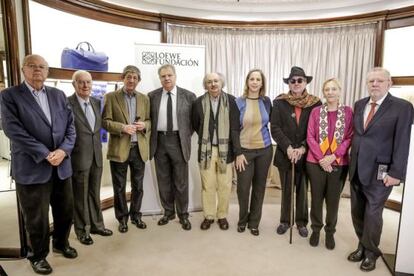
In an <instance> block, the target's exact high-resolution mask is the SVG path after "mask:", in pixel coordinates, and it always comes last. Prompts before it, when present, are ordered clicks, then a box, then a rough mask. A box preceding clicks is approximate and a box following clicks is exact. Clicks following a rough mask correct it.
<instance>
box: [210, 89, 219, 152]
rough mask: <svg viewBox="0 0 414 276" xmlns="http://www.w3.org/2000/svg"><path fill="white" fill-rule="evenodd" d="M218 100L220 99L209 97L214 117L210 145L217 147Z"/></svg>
mask: <svg viewBox="0 0 414 276" xmlns="http://www.w3.org/2000/svg"><path fill="white" fill-rule="evenodd" d="M219 99H220V97H219V96H218V97H216V98H214V97H211V96H210V103H211V110H212V111H213V115H214V116H213V117H214V131H213V139H212V141H211V144H213V145H218V141H217V109H218V105H219Z"/></svg>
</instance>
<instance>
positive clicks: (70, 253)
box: [53, 245, 78, 259]
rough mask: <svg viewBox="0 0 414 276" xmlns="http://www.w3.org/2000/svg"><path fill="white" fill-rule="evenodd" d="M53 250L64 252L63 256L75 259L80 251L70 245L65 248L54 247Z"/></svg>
mask: <svg viewBox="0 0 414 276" xmlns="http://www.w3.org/2000/svg"><path fill="white" fill-rule="evenodd" d="M53 252H55V253H59V254H62V255H63V257H65V258H68V259H75V258H76V257H77V256H78V252H76V249H75V248H73V247H70V246H69V245H68V246H65V247H63V248H56V247H53Z"/></svg>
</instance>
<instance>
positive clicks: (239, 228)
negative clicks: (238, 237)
mask: <svg viewBox="0 0 414 276" xmlns="http://www.w3.org/2000/svg"><path fill="white" fill-rule="evenodd" d="M245 230H246V225H239V226H237V232H239V233H243V232H244V231H245Z"/></svg>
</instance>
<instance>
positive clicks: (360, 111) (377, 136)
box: [349, 93, 413, 185]
mask: <svg viewBox="0 0 414 276" xmlns="http://www.w3.org/2000/svg"><path fill="white" fill-rule="evenodd" d="M368 101H369V97H367V98H364V99H362V100H359V101H357V102H356V103H355V107H354V137H353V140H352V147H351V164H350V168H349V178H350V179H351V180H352V179H353V177H354V176H355V174H356V171H357V170H358V176H359V180H360V181H361V183H362V184H363V185H369V184H370V183H375V182H377V181H378V180H376V179H377V169H378V165H379V164H385V165H388V174H389V175H390V176H392V177H394V178H398V179H400V180H402V181H403V180H404V179H405V173H406V169H407V159H408V151H409V143H410V133H411V125H412V123H413V106H412V104H411V103H410V102H408V101H405V100H403V99H400V98H396V97H394V96H392V95H391V94H390V93H388V95H387V96H386V98H385V99H384V101H383V102H382V104H381V105H380V107H379V108H378V110H377V112H376V113H375V115H374V117H373V118H372V120H371V122H370V123H369V124H368V126H367V128H366V130H364V109H365V106H366V105H367V103H368Z"/></svg>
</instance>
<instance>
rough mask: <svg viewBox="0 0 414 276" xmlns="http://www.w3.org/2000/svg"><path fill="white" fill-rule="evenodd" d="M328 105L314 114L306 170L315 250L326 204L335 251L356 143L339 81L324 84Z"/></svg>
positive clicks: (328, 233)
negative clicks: (350, 154)
mask: <svg viewBox="0 0 414 276" xmlns="http://www.w3.org/2000/svg"><path fill="white" fill-rule="evenodd" d="M322 91H323V96H324V98H325V100H326V102H325V103H324V104H323V105H322V106H319V107H316V108H315V109H313V110H312V112H311V114H310V117H309V123H308V133H307V143H308V147H309V151H308V156H307V158H306V161H307V163H306V168H307V172H308V176H309V180H310V185H311V199H312V202H311V211H310V218H311V222H312V224H311V228H312V235H311V237H310V240H309V243H310V245H311V246H317V245H318V244H319V233H320V230H321V229H322V227H323V214H322V213H323V202H324V201H325V203H326V219H325V233H326V236H325V246H326V248H328V249H330V250H332V249H334V248H335V239H334V233H335V227H336V222H337V219H338V206H339V199H340V195H341V191H342V188H343V185H344V181H345V177H346V174H347V172H348V162H349V160H348V149H349V147H350V145H351V139H352V109H351V108H350V107H349V106H345V105H343V104H341V103H340V95H341V85H340V83H339V81H338V80H337V79H334V78H332V79H328V80H327V81H325V83H324V84H323V88H322Z"/></svg>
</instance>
